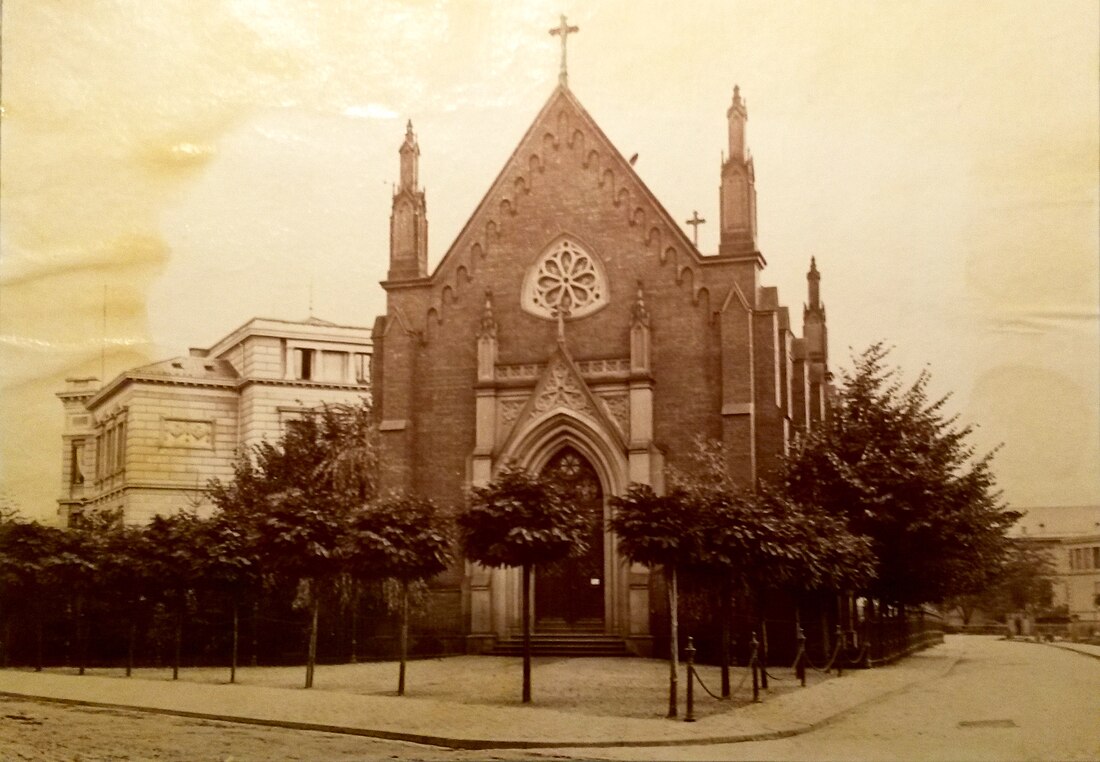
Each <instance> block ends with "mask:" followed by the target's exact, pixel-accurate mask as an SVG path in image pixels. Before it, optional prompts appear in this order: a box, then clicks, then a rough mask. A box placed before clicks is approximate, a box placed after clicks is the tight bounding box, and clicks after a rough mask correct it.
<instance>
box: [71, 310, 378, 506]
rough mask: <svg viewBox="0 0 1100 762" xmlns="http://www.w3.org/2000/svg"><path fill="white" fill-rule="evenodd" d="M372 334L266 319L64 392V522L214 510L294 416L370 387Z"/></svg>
mask: <svg viewBox="0 0 1100 762" xmlns="http://www.w3.org/2000/svg"><path fill="white" fill-rule="evenodd" d="M370 358H371V342H370V335H369V331H368V330H367V329H366V328H357V327H349V326H339V325H335V324H333V323H329V322H326V321H323V320H318V319H316V318H310V319H308V320H305V321H300V322H292V321H285V320H269V319H264V318H256V319H253V320H250V321H249V322H247V323H245V324H244V325H243V326H241V327H240V328H238V329H237V330H235V331H233V332H232V333H231V334H229V335H228V336H226V337H225V338H224V339H222V340H221V341H219V342H218V343H217V344H215V345H214V346H213V347H210V348H209V349H192V350H191V352H190V355H189V356H187V357H177V358H173V359H171V360H164V361H162V362H157V363H153V364H151V365H145V366H142V367H140V368H134V369H132V370H128V371H126V372H124V373H122V374H120V375H119V376H117V377H116V378H115V379H114V380H112V381H111V382H110V383H109V384H107V385H106V386H102V387H101V386H100V384H99V380H98V379H95V378H81V379H68V380H67V386H66V388H65V390H64V391H62V392H59V393H58V395H57V396H58V397H59V398H60V399H61V401H62V404H63V405H64V409H65V425H64V430H63V435H62V474H61V498H60V499H59V501H58V505H59V512H60V514H61V519H62V522H63V523H65V524H68V522H69V521H70V519H71V517H72V516H73V515H74V514H77V513H79V512H80V511H82V510H84V509H85V507H91V508H97V509H98V508H107V509H122V511H123V516H124V518H125V520H126V521H127V522H131V523H140V522H144V521H147V520H148V519H150V518H152V517H153V516H154V515H156V514H158V513H159V514H168V513H172V512H175V511H179V510H183V509H186V508H192V509H195V508H201V507H202V506H203V502H204V501H203V491H204V490H205V488H206V485H207V482H208V481H209V480H210V479H212V478H214V477H218V478H222V479H227V478H232V476H233V463H234V461H235V460H236V459H237V458H238V457H239V456H240V455H241V454H242V453H244V452H245V451H246V450H247V448H248V447H249V446H250V445H252V444H255V443H257V442H259V441H261V440H262V439H264V438H268V439H277V438H278V437H279V436H280V434H281V433H282V428H283V425H284V424H285V422H286V421H287V420H288V419H292V418H294V417H297V416H298V415H300V414H301V411H302V410H304V409H308V408H311V407H315V406H317V405H319V404H321V403H322V402H327V403H330V404H336V403H354V402H356V401H357V400H359V399H360V398H361V397H363V396H364V395H365V394H367V393H368V391H369V376H370Z"/></svg>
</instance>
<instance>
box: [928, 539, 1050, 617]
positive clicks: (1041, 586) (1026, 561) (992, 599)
mask: <svg viewBox="0 0 1100 762" xmlns="http://www.w3.org/2000/svg"><path fill="white" fill-rule="evenodd" d="M1053 573H1054V566H1053V564H1052V563H1051V560H1050V556H1049V554H1048V553H1047V552H1046V551H1044V550H1043V549H1042V548H1040V547H1034V546H1032V545H1030V544H1029V543H1027V542H1026V541H1023V542H1022V541H1016V542H1012V543H1011V544H1010V545H1009V547H1008V550H1007V552H1006V553H1005V557H1004V559H1003V562H1002V563H1001V566H1000V568H999V569H998V570H997V571H996V572H995V573H993V574H992V575H991V577H990V579H989V582H988V584H987V585H986V587H985V588H984V589H982V590H980V591H978V592H971V593H965V594H962V595H957V596H954V597H952V598H949V599H947V600H946V601H944V604H945V608H948V609H950V608H954V609H956V610H957V611H958V612H959V614H960V615H961V616H962V620H963V624H964V625H965V624H969V623H970V618H971V616H973V613H974V611H976V610H981V611H983V612H985V613H986V614H988V615H989V616H991V617H993V618H994V619H996V620H997V621H1004V619H1005V618H1006V617H1007V616H1008V615H1009V614H1013V613H1016V612H1025V613H1027V614H1029V615H1032V616H1035V615H1037V614H1040V613H1041V612H1044V611H1045V610H1047V609H1049V608H1050V605H1051V602H1052V601H1053V599H1054V590H1053V583H1052V581H1051V577H1052V576H1053Z"/></svg>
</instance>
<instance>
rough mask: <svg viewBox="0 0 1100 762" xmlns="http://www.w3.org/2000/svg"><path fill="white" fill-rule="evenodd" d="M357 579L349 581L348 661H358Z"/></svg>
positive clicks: (356, 662) (354, 662)
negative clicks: (349, 645)
mask: <svg viewBox="0 0 1100 762" xmlns="http://www.w3.org/2000/svg"><path fill="white" fill-rule="evenodd" d="M359 594H360V591H359V580H357V579H356V580H353V581H352V583H351V654H350V655H349V657H348V661H350V662H351V663H352V664H358V663H359Z"/></svg>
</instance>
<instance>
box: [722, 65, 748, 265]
mask: <svg viewBox="0 0 1100 762" xmlns="http://www.w3.org/2000/svg"><path fill="white" fill-rule="evenodd" d="M726 119H727V120H728V122H729V145H728V149H729V154H728V155H726V156H725V157H723V161H722V184H721V186H720V188H721V190H720V193H721V199H720V200H721V204H720V209H721V215H720V217H721V220H720V224H721V231H720V234H721V239H720V243H719V248H718V251H719V253H724V254H735V255H744V254H746V253H749V252H753V251H755V250H756V172H755V170H754V169H753V161H752V156H751V155H750V154H749V151H748V146H747V144H746V141H745V126H746V123H747V122H748V120H749V112H748V110H747V108H746V107H745V99H744V98H742V97H741V87H740V86H739V85H734V86H733V100H732V102H731V103H730V107H729V109H727V110H726Z"/></svg>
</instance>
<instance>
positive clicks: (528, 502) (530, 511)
mask: <svg viewBox="0 0 1100 762" xmlns="http://www.w3.org/2000/svg"><path fill="white" fill-rule="evenodd" d="M458 526H459V529H460V531H461V533H462V539H463V543H464V546H465V552H466V557H467V558H469V559H470V560H471V561H475V562H477V563H479V564H482V565H484V566H491V567H498V568H499V567H508V566H513V567H514V566H519V567H521V568H522V569H523V703H525V704H526V703H530V701H531V568H532V567H533V566H536V565H538V564H550V563H553V562H555V561H558V560H561V559H562V558H565V557H566V556H568V555H569V554H571V553H576V554H578V555H579V554H582V553H584V552H585V551H586V550H587V545H588V537H587V535H588V520H587V517H586V516H585V514H584V513H583V512H582V511H581V510H580V509H579V508H578V507H577V506H576V505H575V504H574V503H572V502H571V501H567V500H564V499H562V496H561V495H560V494H559V491H558V490H557V488H556V487H555V485H554V483H553V482H552V481H551V480H549V479H547V478H544V477H541V476H535V475H533V474H531V473H529V472H528V471H527V470H525V469H523V468H521V467H519V466H515V465H506V466H504V467H503V468H502V469H501V470H500V471H499V472H498V474H497V476H496V478H495V479H493V480H492V481H491V482H490V483H489V484H487V485H486V486H484V487H475V488H474V489H473V490H472V492H471V495H470V503H469V506H468V507H467V508H466V510H465V511H464V512H462V513H461V514H459V516H458Z"/></svg>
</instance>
